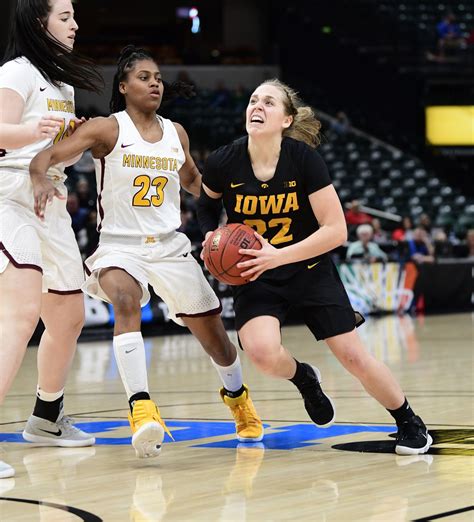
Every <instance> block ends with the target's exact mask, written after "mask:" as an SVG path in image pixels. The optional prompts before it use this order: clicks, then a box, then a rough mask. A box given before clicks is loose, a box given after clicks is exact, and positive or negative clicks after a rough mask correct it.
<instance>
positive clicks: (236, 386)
mask: <svg viewBox="0 0 474 522" xmlns="http://www.w3.org/2000/svg"><path fill="white" fill-rule="evenodd" d="M211 362H212V364H213V365H214V368H215V369H216V370H217V373H218V374H219V377H220V378H221V381H222V384H223V385H224V388H225V389H226V390H227V391H230V392H235V391H237V390H240V388H242V384H243V380H242V366H241V364H240V358H239V354H237V357H236V358H235V361H234V362H233V363H232V364H231V365H230V366H219V365H218V364H217V363H216V362H215V361H214V359H213V358H212V357H211Z"/></svg>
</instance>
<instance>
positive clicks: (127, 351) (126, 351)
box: [125, 346, 137, 353]
mask: <svg viewBox="0 0 474 522" xmlns="http://www.w3.org/2000/svg"><path fill="white" fill-rule="evenodd" d="M136 349H137V347H136V346H135V348H132V349H131V350H125V353H130V352H133V350H136Z"/></svg>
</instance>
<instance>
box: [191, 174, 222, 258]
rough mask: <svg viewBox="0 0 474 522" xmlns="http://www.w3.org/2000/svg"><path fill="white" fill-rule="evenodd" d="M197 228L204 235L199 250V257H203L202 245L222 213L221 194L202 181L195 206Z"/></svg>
mask: <svg viewBox="0 0 474 522" xmlns="http://www.w3.org/2000/svg"><path fill="white" fill-rule="evenodd" d="M196 213H197V218H198V222H199V228H200V229H201V232H202V233H203V235H204V241H203V242H202V247H203V250H201V259H202V258H203V251H204V246H205V245H206V241H207V239H208V237H209V236H210V235H211V234H212V232H213V231H214V230H215V229H216V228H217V227H218V226H219V220H220V217H221V214H222V194H219V193H218V192H214V191H213V190H211V189H210V188H209V187H207V186H206V185H205V184H204V183H203V184H202V186H201V194H200V195H199V199H198V202H197V207H196Z"/></svg>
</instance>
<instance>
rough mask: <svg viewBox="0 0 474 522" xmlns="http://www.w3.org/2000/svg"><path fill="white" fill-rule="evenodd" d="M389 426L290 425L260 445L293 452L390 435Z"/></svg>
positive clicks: (226, 443) (229, 443)
mask: <svg viewBox="0 0 474 522" xmlns="http://www.w3.org/2000/svg"><path fill="white" fill-rule="evenodd" d="M393 431H394V428H393V427H391V426H360V425H344V426H331V427H330V428H318V427H317V426H315V425H314V424H290V425H289V426H278V427H275V428H272V433H267V434H265V435H264V437H263V440H262V443H263V445H264V446H265V449H269V450H293V449H298V448H304V447H307V446H316V445H318V444H321V442H309V441H314V440H318V439H327V438H329V437H341V436H343V435H352V434H353V433H363V432H383V433H391V432H393ZM240 444H241V442H239V441H238V440H236V439H232V440H223V441H217V442H209V443H206V444H199V445H197V446H193V447H195V448H236V447H237V445H240Z"/></svg>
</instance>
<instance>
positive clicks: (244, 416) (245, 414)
mask: <svg viewBox="0 0 474 522" xmlns="http://www.w3.org/2000/svg"><path fill="white" fill-rule="evenodd" d="M234 411H235V413H236V417H237V423H238V424H246V425H251V424H253V425H255V426H258V424H259V422H258V420H257V418H256V417H255V414H254V413H253V411H252V409H251V408H250V407H249V406H248V405H247V403H245V404H239V405H238V406H235V407H234Z"/></svg>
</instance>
